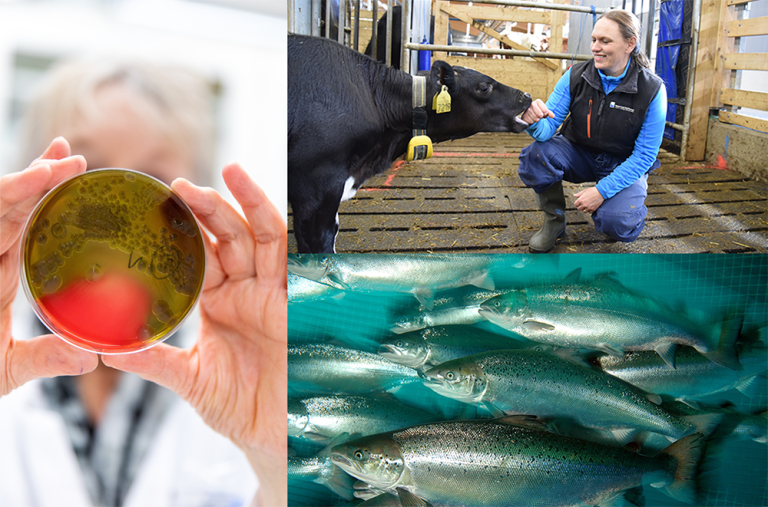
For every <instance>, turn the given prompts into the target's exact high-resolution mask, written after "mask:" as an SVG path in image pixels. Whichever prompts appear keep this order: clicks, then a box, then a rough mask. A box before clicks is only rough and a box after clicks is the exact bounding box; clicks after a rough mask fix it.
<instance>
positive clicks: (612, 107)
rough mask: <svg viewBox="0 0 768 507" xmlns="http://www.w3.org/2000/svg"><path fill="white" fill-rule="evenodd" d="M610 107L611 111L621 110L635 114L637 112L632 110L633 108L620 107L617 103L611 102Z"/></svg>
mask: <svg viewBox="0 0 768 507" xmlns="http://www.w3.org/2000/svg"><path fill="white" fill-rule="evenodd" d="M608 107H610V108H611V109H621V110H622V111H626V112H628V113H634V112H635V110H634V109H632V108H631V107H625V106H620V105H618V104H617V103H615V102H611V103H610V104H609V105H608Z"/></svg>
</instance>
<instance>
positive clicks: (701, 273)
mask: <svg viewBox="0 0 768 507" xmlns="http://www.w3.org/2000/svg"><path fill="white" fill-rule="evenodd" d="M483 255H485V254H483ZM366 257H369V258H371V261H372V262H374V263H375V259H376V255H375V254H370V255H367V256H366ZM490 257H492V258H493V260H494V264H493V267H492V273H491V275H492V277H493V280H494V282H495V286H496V288H497V289H502V288H508V287H509V288H511V287H516V288H523V287H525V286H527V285H532V284H535V283H541V282H551V281H556V280H564V279H565V277H566V276H567V275H568V274H569V273H571V272H573V271H574V270H575V269H579V268H580V269H581V270H582V275H581V276H582V279H585V278H592V277H594V276H596V275H600V274H605V273H612V276H614V277H615V278H616V279H617V280H619V281H620V282H621V283H622V284H623V285H624V286H626V287H628V288H631V289H634V290H637V291H639V292H642V293H645V294H648V295H651V296H653V297H655V298H658V299H661V300H663V301H665V302H668V303H669V304H670V305H671V306H674V307H685V308H688V309H691V310H695V311H702V312H706V313H709V314H711V315H712V316H713V317H714V316H718V315H721V314H723V312H725V311H726V310H736V311H738V312H739V313H741V314H742V315H743V316H744V324H743V329H760V330H761V331H760V336H761V338H762V340H765V339H766V326H768V256H765V255H744V254H741V255H738V254H737V255H716V254H701V255H690V254H686V255H677V254H675V255H663V254H637V255H635V254H616V255H612V254H583V255H582V254H564V255H539V256H534V255H513V254H499V255H492V256H490ZM289 258H290V256H289ZM382 259H386V258H383V257H382ZM293 280H295V279H293ZM291 283H292V279H291V277H290V276H289V304H288V341H289V346H290V345H294V344H303V343H323V342H328V343H333V344H336V345H341V346H344V347H348V348H354V349H358V350H363V351H367V352H373V353H376V351H377V350H378V343H379V342H380V341H381V340H383V339H385V338H389V337H391V336H393V333H392V332H391V331H390V328H391V327H392V325H393V322H394V320H396V319H397V318H398V317H400V316H403V315H408V314H413V313H415V312H416V311H417V310H418V308H419V302H418V301H417V300H416V298H414V297H413V295H410V294H403V293H392V292H366V293H363V292H352V291H345V292H343V293H341V292H339V291H334V290H332V291H330V293H329V295H334V296H336V297H326V298H322V299H319V300H303V301H301V302H297V301H296V300H295V299H294V300H292V298H291ZM452 290H454V291H456V290H458V289H452ZM444 292H450V290H449V291H444ZM444 292H438V293H437V294H436V300H437V298H439V297H440V296H441V295H443V294H444ZM476 327H478V328H480V329H484V330H486V331H491V332H494V333H498V334H500V335H505V334H506V335H508V336H514V334H513V333H511V332H507V331H504V330H503V329H501V328H499V327H497V326H495V325H493V324H491V323H490V322H483V323H480V324H476ZM766 368H767V369H768V355H767V356H766ZM758 380H759V382H758V386H757V389H756V390H755V392H754V393H753V396H752V397H747V396H745V395H744V394H742V393H741V392H738V391H736V390H732V391H729V392H726V393H720V394H715V395H711V396H709V397H707V398H704V399H702V400H701V401H703V402H706V403H710V404H720V403H722V402H724V401H729V402H732V403H733V404H734V405H735V407H734V408H735V409H737V410H739V411H741V412H746V413H754V412H757V411H760V410H765V408H766V405H768V380H766V377H765V376H761V377H760V378H759V379H758ZM291 390H292V386H291V379H290V377H289V379H288V392H289V397H290V396H291ZM396 397H397V398H398V399H399V400H400V401H404V402H405V403H406V404H409V405H417V406H421V407H437V408H438V409H439V410H440V411H441V412H442V413H446V414H451V413H456V414H458V413H459V412H461V406H462V404H460V403H459V402H456V401H453V400H450V399H446V398H443V397H440V396H438V395H437V394H435V393H434V392H433V391H431V390H430V389H428V388H426V387H424V386H421V385H419V386H408V387H407V388H405V389H401V390H399V391H398V392H397V393H396ZM288 445H289V448H290V449H292V451H291V452H294V453H295V455H296V456H310V455H313V454H314V453H316V452H318V451H319V450H321V449H322V447H321V446H313V445H312V444H308V443H307V442H306V441H303V440H299V439H296V438H293V437H289V442H288ZM699 478H700V487H701V490H702V497H701V502H702V503H701V506H702V507H755V506H766V505H768V445H766V444H765V443H758V442H755V441H753V440H744V439H738V438H736V437H726V438H725V439H724V441H723V442H721V443H720V444H719V445H717V448H716V449H714V450H712V452H710V453H709V455H708V458H707V459H706V461H705V464H704V467H703V472H702V473H701V475H700V477H699ZM643 489H644V494H645V498H646V505H647V506H648V507H664V506H670V507H673V506H682V505H685V504H683V503H680V502H677V501H675V500H673V499H672V498H670V497H668V496H666V495H664V494H663V493H661V492H660V491H658V490H656V489H655V488H653V487H650V486H646V487H644V488H643ZM354 503H355V502H348V501H345V500H343V499H342V498H340V497H339V496H337V495H335V494H334V493H332V492H331V491H330V490H329V489H328V488H326V487H325V486H323V485H320V484H315V483H313V482H311V481H305V480H295V479H289V481H288V505H289V506H326V505H328V506H332V505H354Z"/></svg>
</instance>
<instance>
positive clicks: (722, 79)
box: [709, 0, 736, 108]
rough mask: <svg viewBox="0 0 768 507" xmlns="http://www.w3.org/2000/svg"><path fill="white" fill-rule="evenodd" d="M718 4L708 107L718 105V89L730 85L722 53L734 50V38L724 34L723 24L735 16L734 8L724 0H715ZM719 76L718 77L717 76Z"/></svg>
mask: <svg viewBox="0 0 768 507" xmlns="http://www.w3.org/2000/svg"><path fill="white" fill-rule="evenodd" d="M716 1H717V5H719V6H720V15H719V16H718V18H719V23H718V28H717V49H716V50H715V55H718V57H717V60H716V61H715V63H716V65H715V77H714V83H713V86H712V95H711V96H710V101H709V103H710V107H713V108H716V107H720V106H721V104H720V90H723V89H725V88H730V87H731V72H730V71H729V70H725V67H724V65H725V59H724V58H723V55H725V54H728V53H733V52H734V39H733V38H730V37H727V36H726V33H725V32H726V30H725V25H726V24H727V23H728V22H729V21H731V20H733V19H735V18H736V14H735V8H734V7H729V6H728V4H727V3H726V0H716ZM718 76H719V78H718Z"/></svg>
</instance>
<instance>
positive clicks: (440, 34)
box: [432, 0, 450, 63]
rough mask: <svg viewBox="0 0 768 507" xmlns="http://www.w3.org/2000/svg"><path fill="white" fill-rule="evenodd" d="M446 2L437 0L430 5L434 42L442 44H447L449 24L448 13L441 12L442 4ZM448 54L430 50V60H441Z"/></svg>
mask: <svg viewBox="0 0 768 507" xmlns="http://www.w3.org/2000/svg"><path fill="white" fill-rule="evenodd" d="M447 3H448V2H444V1H439V0H438V1H437V2H435V3H434V5H433V7H432V14H433V15H434V16H435V44H438V45H442V44H448V30H450V25H449V22H448V14H446V13H445V12H443V10H442V7H443V5H445V4H447ZM447 55H448V53H445V52H439V51H432V62H433V63H434V61H435V60H443V59H445V57H446V56H447Z"/></svg>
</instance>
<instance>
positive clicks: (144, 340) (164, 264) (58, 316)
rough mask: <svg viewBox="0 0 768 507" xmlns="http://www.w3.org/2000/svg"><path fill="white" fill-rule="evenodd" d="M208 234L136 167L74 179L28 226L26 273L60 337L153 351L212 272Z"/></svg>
mask: <svg viewBox="0 0 768 507" xmlns="http://www.w3.org/2000/svg"><path fill="white" fill-rule="evenodd" d="M202 234H203V232H202V231H201V229H200V226H199V225H198V223H197V220H196V219H195V217H194V215H193V214H192V212H191V211H190V209H189V208H188V207H187V205H186V204H185V203H184V202H183V201H182V200H181V199H180V198H179V197H178V196H177V195H176V194H175V193H174V192H173V191H172V190H171V189H170V188H169V187H168V186H167V185H165V184H164V183H162V182H161V181H159V180H156V179H155V178H152V177H150V176H147V175H145V174H142V173H139V172H135V171H131V170H128V169H99V170H95V171H88V172H86V173H83V174H80V175H77V176H75V177H73V178H70V179H68V180H66V181H64V182H62V183H60V184H59V185H57V186H56V187H55V188H53V189H52V190H51V191H50V192H48V194H46V196H45V197H43V199H42V200H41V201H40V203H38V205H37V207H36V208H35V210H34V211H33V212H32V215H31V216H30V218H29V220H28V221H27V224H26V226H25V229H24V235H23V241H22V252H21V278H22V284H23V286H24V291H25V293H26V294H27V298H28V299H29V302H30V304H31V305H32V307H33V308H34V310H35V313H36V314H37V316H38V317H39V318H40V320H42V321H43V323H45V325H46V326H47V327H48V328H49V329H50V330H51V331H53V332H54V333H55V334H56V335H57V336H59V337H60V338H62V339H64V340H65V341H67V342H69V343H70V344H72V345H74V346H76V347H79V348H81V349H84V350H88V351H91V352H98V353H100V354H122V353H128V352H136V351H139V350H144V349H146V348H148V347H151V346H152V345H155V344H157V343H160V342H162V341H163V340H165V339H166V338H168V337H169V336H171V334H173V332H174V331H176V329H178V327H179V326H180V325H181V323H182V322H183V321H184V319H185V318H186V317H187V316H188V315H189V314H190V312H191V311H192V309H193V308H194V306H195V304H196V303H197V300H198V298H199V295H200V292H201V290H202V287H203V279H204V276H205V247H204V242H203V236H202Z"/></svg>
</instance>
